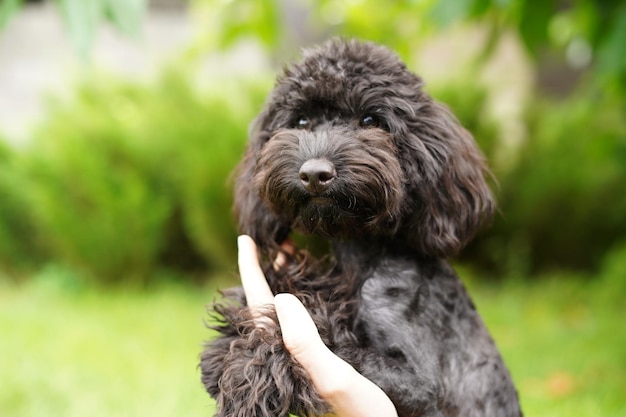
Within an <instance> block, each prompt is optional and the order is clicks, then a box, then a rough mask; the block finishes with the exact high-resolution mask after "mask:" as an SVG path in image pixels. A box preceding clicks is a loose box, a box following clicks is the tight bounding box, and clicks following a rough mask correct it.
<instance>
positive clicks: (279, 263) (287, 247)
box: [272, 238, 296, 271]
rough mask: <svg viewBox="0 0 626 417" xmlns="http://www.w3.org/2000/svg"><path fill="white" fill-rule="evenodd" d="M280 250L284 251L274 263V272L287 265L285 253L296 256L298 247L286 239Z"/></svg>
mask: <svg viewBox="0 0 626 417" xmlns="http://www.w3.org/2000/svg"><path fill="white" fill-rule="evenodd" d="M280 248H281V249H282V251H280V252H278V255H276V259H274V263H273V264H272V267H273V268H274V271H278V270H279V269H280V268H282V267H283V266H285V264H286V263H287V256H286V255H285V253H288V254H289V255H294V254H295V253H296V245H295V244H294V243H293V240H291V239H289V238H287V239H285V241H284V242H283V243H281V245H280Z"/></svg>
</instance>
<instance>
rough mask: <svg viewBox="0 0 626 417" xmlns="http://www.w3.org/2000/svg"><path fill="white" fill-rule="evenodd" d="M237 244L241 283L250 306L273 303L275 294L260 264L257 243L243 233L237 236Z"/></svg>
mask: <svg viewBox="0 0 626 417" xmlns="http://www.w3.org/2000/svg"><path fill="white" fill-rule="evenodd" d="M237 246H238V249H239V253H238V262H239V274H240V275H241V285H242V286H243V290H244V292H245V294H246V300H247V302H248V306H249V307H251V308H256V307H260V306H262V305H267V304H272V303H273V302H274V295H273V294H272V290H270V287H269V285H268V284H267V280H266V279H265V275H264V274H263V270H262V269H261V266H260V265H259V256H258V254H257V250H256V244H255V243H254V241H253V240H252V238H251V237H250V236H246V235H242V236H239V237H238V238H237Z"/></svg>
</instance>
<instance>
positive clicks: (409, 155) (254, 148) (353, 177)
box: [235, 40, 493, 257]
mask: <svg viewBox="0 0 626 417" xmlns="http://www.w3.org/2000/svg"><path fill="white" fill-rule="evenodd" d="M422 85H423V83H422V81H421V79H420V78H419V77H417V76H416V75H414V74H412V73H411V72H410V71H408V69H407V68H406V66H405V65H404V64H403V63H402V62H401V61H400V60H399V59H398V58H397V57H396V56H395V55H394V54H393V53H391V52H390V51H389V50H387V49H385V48H383V47H381V46H377V45H374V44H370V43H360V42H356V41H342V40H335V41H331V42H329V43H327V44H325V45H323V46H321V47H319V48H318V49H314V50H311V51H309V52H308V53H306V54H305V56H304V58H303V60H302V61H301V62H300V63H297V64H295V65H293V66H291V67H289V68H287V69H286V70H285V71H284V73H283V74H282V76H280V77H279V78H278V81H277V84H276V87H275V88H274V90H273V92H272V93H271V95H270V97H269V100H268V103H267V105H266V107H265V109H264V110H263V112H262V113H261V114H260V116H259V117H258V119H257V121H256V124H255V127H254V129H253V131H252V134H251V138H250V143H249V146H248V150H247V153H246V155H245V157H244V159H243V161H242V163H241V165H240V168H239V176H238V179H237V185H236V195H235V209H236V213H237V216H238V221H239V226H240V229H241V231H242V232H243V233H246V234H250V235H251V236H252V237H253V238H254V239H255V240H256V241H257V243H258V244H259V246H260V247H261V248H263V247H270V246H273V247H276V245H277V244H278V243H279V242H278V241H280V240H281V239H283V238H284V237H285V236H286V234H287V233H288V232H289V231H290V230H291V229H296V230H298V231H300V232H303V233H308V234H315V235H319V236H322V237H325V238H333V239H371V238H374V239H376V238H392V239H398V240H399V241H400V243H404V244H406V245H408V246H409V247H412V248H414V249H415V250H416V251H418V252H419V253H421V254H423V255H429V256H444V257H445V256H450V255H452V254H454V253H455V252H456V251H458V250H459V249H460V248H461V247H462V246H463V245H464V244H465V243H466V242H467V240H468V239H469V238H471V236H472V235H473V234H474V233H475V232H476V230H477V229H478V228H479V227H480V225H481V224H482V223H483V221H484V220H485V219H486V218H487V217H488V215H490V214H491V211H492V206H493V202H492V197H491V193H490V191H489V188H488V187H487V185H486V184H485V181H484V178H483V172H484V171H485V166H484V162H483V157H482V155H481V153H480V151H479V150H478V149H477V147H476V145H475V143H474V140H473V139H472V137H471V136H470V135H469V134H468V133H467V132H466V131H465V130H464V129H463V128H462V127H461V126H459V124H458V122H457V121H456V119H454V117H453V116H451V114H450V113H449V112H448V111H447V110H446V109H445V108H444V107H443V106H441V105H439V104H437V103H435V102H434V101H433V100H432V99H431V98H430V97H429V96H428V95H427V94H426V93H425V92H424V91H423V90H422Z"/></svg>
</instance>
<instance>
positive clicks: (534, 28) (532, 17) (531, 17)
mask: <svg viewBox="0 0 626 417" xmlns="http://www.w3.org/2000/svg"><path fill="white" fill-rule="evenodd" d="M555 3H556V2H555V0H530V1H526V2H521V4H520V6H521V9H520V10H519V17H518V18H519V23H518V25H519V32H520V35H521V37H522V41H523V42H524V45H525V46H526V49H528V51H529V52H530V53H531V54H532V55H534V56H537V55H538V54H539V52H540V49H541V48H542V47H544V46H546V45H548V43H549V42H548V41H549V33H548V24H549V23H550V19H551V18H552V16H554V13H555V11H556V4H555Z"/></svg>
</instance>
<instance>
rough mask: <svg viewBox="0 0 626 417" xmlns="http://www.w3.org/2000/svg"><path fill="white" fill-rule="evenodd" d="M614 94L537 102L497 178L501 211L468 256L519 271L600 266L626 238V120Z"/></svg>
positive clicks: (531, 106) (486, 265) (483, 263)
mask: <svg viewBox="0 0 626 417" xmlns="http://www.w3.org/2000/svg"><path fill="white" fill-rule="evenodd" d="M609 97H611V96H608V95H607V96H597V97H595V99H590V95H589V94H586V95H582V96H579V97H572V98H570V99H568V100H565V101H555V100H539V99H537V98H535V99H533V100H532V102H531V103H530V104H529V106H528V108H527V110H526V116H525V121H524V122H525V123H524V124H525V127H526V129H527V134H526V136H527V137H526V140H525V141H524V143H523V144H522V146H521V147H520V149H519V150H518V152H517V159H516V160H515V161H513V163H512V164H511V165H510V166H509V167H508V169H507V170H505V171H502V172H498V175H497V176H498V180H499V183H500V186H499V188H498V193H497V194H498V201H499V206H500V213H499V214H498V215H497V216H496V218H495V221H494V223H493V227H492V228H491V230H489V231H488V232H486V233H485V234H484V235H482V236H481V237H479V239H478V240H477V241H475V242H474V244H473V245H472V247H470V248H468V252H467V254H466V256H465V259H470V260H477V261H478V262H477V263H478V264H479V265H481V266H482V267H483V268H488V269H489V270H492V271H494V272H497V273H501V272H503V271H504V272H507V273H508V274H511V273H512V274H516V275H520V276H526V275H528V274H533V273H536V272H540V271H546V270H562V269H570V270H571V269H579V270H587V271H595V270H597V269H598V268H600V267H601V266H602V263H603V261H604V259H605V258H606V257H610V256H611V251H612V249H613V248H615V247H619V245H620V244H621V245H623V244H624V243H625V242H626V215H625V214H626V118H625V117H624V113H623V109H624V107H623V103H621V102H619V101H618V100H617V99H613V98H609ZM613 97H614V96H613ZM500 165H501V164H500ZM624 262H626V261H624ZM625 278H626V277H625Z"/></svg>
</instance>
